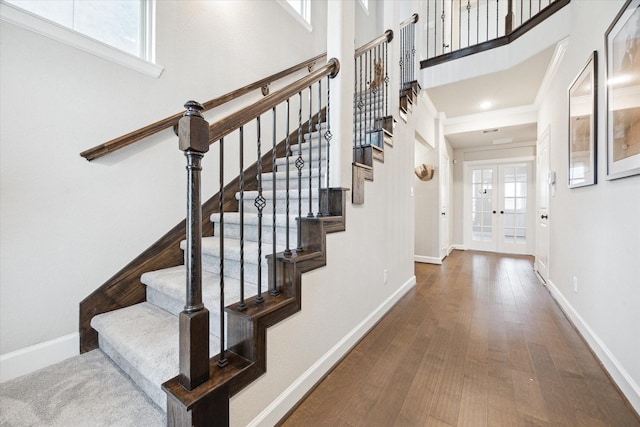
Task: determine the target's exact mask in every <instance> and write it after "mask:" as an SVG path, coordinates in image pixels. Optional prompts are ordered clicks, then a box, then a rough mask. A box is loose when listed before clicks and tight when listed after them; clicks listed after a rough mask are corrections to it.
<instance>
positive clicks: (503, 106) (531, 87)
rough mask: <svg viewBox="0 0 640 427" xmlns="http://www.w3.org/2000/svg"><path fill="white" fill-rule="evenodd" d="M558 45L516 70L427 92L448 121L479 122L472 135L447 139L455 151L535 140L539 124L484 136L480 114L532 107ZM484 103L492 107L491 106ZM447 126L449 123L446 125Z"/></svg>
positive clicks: (500, 129)
mask: <svg viewBox="0 0 640 427" xmlns="http://www.w3.org/2000/svg"><path fill="white" fill-rule="evenodd" d="M554 51H555V45H552V46H550V47H549V48H547V49H545V50H543V51H542V52H540V53H538V54H536V55H534V56H532V57H530V58H529V59H527V60H525V61H523V62H521V63H519V64H517V65H515V66H514V67H512V68H510V69H507V70H503V71H498V72H495V73H492V74H487V75H483V76H480V77H474V78H470V79H467V80H462V81H459V82H455V83H450V84H446V85H442V86H438V87H432V88H427V89H426V91H427V94H428V95H429V98H430V99H431V101H432V102H433V104H434V106H435V107H436V109H437V111H439V112H441V113H444V114H445V116H446V119H452V118H456V121H460V120H465V119H468V120H469V121H470V122H473V121H474V120H475V121H476V122H477V123H475V124H474V125H473V126H470V128H472V129H473V131H466V132H460V133H449V134H446V132H445V136H446V137H447V139H448V140H449V142H450V143H451V145H452V147H453V148H469V147H478V146H484V145H493V144H494V142H493V141H494V140H497V141H498V142H497V143H498V144H500V143H502V144H504V143H506V142H505V141H506V140H507V139H512V142H531V141H535V140H536V136H537V135H536V124H535V123H528V124H517V125H512V126H495V124H493V125H492V126H491V129H498V131H497V132H491V133H484V134H483V133H482V132H481V131H482V130H485V129H486V126H485V125H484V124H483V121H482V120H479V119H478V118H474V115H476V114H477V115H479V116H478V117H482V114H481V113H485V115H486V113H488V112H491V111H495V110H508V109H512V108H516V107H523V106H531V105H533V104H534V103H535V99H536V96H537V94H538V91H539V89H540V86H541V85H542V82H543V80H544V78H545V74H546V72H547V68H548V67H549V63H550V62H551V60H552V58H553V54H554ZM483 103H491V105H490V106H486V105H483ZM445 124H446V121H445Z"/></svg>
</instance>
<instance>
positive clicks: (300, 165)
mask: <svg viewBox="0 0 640 427" xmlns="http://www.w3.org/2000/svg"><path fill="white" fill-rule="evenodd" d="M303 167H304V160H303V159H302V92H298V158H297V159H296V168H297V169H298V220H297V221H298V227H297V230H298V246H297V248H296V252H302V251H304V249H303V247H302V227H301V224H300V220H301V219H302V168H303Z"/></svg>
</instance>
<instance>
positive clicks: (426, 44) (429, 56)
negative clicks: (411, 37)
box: [385, 2, 431, 116]
mask: <svg viewBox="0 0 640 427" xmlns="http://www.w3.org/2000/svg"><path fill="white" fill-rule="evenodd" d="M426 7H427V21H426V22H427V41H426V43H425V46H426V47H427V52H426V53H427V59H429V58H431V55H429V37H430V36H431V31H429V2H426ZM385 43H386V42H385ZM385 48H386V45H385ZM385 116H386V114H385Z"/></svg>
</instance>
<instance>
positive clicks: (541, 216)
mask: <svg viewBox="0 0 640 427" xmlns="http://www.w3.org/2000/svg"><path fill="white" fill-rule="evenodd" d="M540 219H549V215H540Z"/></svg>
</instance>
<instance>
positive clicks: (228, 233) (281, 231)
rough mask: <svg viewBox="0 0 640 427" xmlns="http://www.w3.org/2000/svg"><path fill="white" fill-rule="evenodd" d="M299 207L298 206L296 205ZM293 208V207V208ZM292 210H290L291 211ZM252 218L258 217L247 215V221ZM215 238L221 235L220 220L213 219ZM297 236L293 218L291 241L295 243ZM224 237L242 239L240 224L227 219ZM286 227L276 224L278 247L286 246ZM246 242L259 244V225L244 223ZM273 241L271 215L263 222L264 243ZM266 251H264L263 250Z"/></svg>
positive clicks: (290, 223)
mask: <svg viewBox="0 0 640 427" xmlns="http://www.w3.org/2000/svg"><path fill="white" fill-rule="evenodd" d="M296 206H297V205H296ZM291 208H293V207H291ZM291 208H290V209H291ZM250 216H254V217H255V216H256V215H255V214H247V215H245V219H246V220H248V219H250ZM212 222H213V233H214V236H219V235H220V222H219V218H216V219H212ZM296 236H297V221H296V220H295V218H294V217H293V216H291V220H290V222H289V241H290V242H294V241H295V239H296ZM224 237H225V238H229V239H240V223H239V222H230V221H229V220H228V219H226V218H225V222H224ZM286 239H287V235H286V226H285V225H284V224H279V223H276V244H277V245H278V246H284V245H285V244H286ZM244 240H245V241H247V242H258V224H257V222H256V223H255V224H253V223H248V222H245V223H244ZM272 241H273V223H272V220H271V215H269V217H268V218H267V216H266V215H265V216H264V217H263V221H262V243H263V244H265V243H268V244H270V243H271V242H272ZM263 250H264V249H263Z"/></svg>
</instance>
